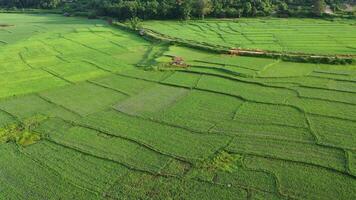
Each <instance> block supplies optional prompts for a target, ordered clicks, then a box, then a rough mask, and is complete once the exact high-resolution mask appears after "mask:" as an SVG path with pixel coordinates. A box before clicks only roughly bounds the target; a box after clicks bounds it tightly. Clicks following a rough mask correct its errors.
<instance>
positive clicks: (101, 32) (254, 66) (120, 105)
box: [0, 14, 356, 200]
mask: <svg viewBox="0 0 356 200" xmlns="http://www.w3.org/2000/svg"><path fill="white" fill-rule="evenodd" d="M282 22H283V23H282ZM355 23H356V22H355V21H351V20H350V21H346V20H344V21H343V20H337V21H334V22H329V21H323V20H315V19H300V20H297V19H290V20H289V19H288V20H287V19H283V20H282V19H281V20H277V19H241V20H238V21H236V22H235V21H231V22H230V21H216V20H214V21H212V20H211V21H207V22H187V23H182V22H173V21H170V22H169V21H164V22H158V21H148V22H145V24H144V26H147V27H150V28H152V29H156V30H157V31H160V32H162V33H164V34H167V35H171V36H174V37H182V38H184V39H189V40H194V41H196V42H203V41H204V42H207V43H211V44H221V45H226V46H231V47H232V46H234V47H235V46H236V47H239V46H241V47H244V48H245V47H246V48H259V49H266V50H278V51H297V52H299V51H300V52H307V53H322V54H329V53H330V54H355V53H356V50H355V49H356V29H355ZM0 24H6V25H7V26H3V27H0V155H1V156H0V199H4V200H5V199H6V200H7V199H9V200H22V199H27V200H39V199H51V200H52V199H53V200H60V199H61V200H67V199H68V200H72V199H73V200H74V199H75V200H89V199H105V200H106V199H110V200H121V199H142V200H143V199H154V200H156V199H162V200H166V199H179V200H180V199H187V200H192V199H196V200H204V199H206V200H208V199H223V200H225V199H233V200H236V199H248V200H251V199H254V200H262V199H263V200H265V199H266V200H277V199H293V200H294V199H296V200H297V199H298V200H299V199H300V200H305V199H310V200H314V199H320V200H325V199H342V200H354V199H356V65H355V64H354V65H351V64H350V65H327V64H315V63H296V62H286V61H281V60H277V59H269V58H257V57H244V56H231V55H222V54H215V53H210V52H205V51H201V50H197V49H193V48H187V47H182V46H179V45H170V44H167V43H162V42H150V41H148V40H145V39H144V38H142V37H140V36H139V35H138V34H134V33H133V32H129V31H125V30H122V29H120V28H117V27H114V26H110V25H108V24H107V23H106V22H105V21H102V20H88V19H84V18H75V17H62V16H59V15H50V14H48V15H45V14H41V15H30V14H0ZM266 27H268V29H266ZM327 27H331V28H327ZM182 29H184V30H185V31H177V30H182ZM323 31H324V32H323ZM296 32H297V33H300V34H297V35H295V33H296ZM321 32H323V33H321ZM306 35H308V37H306ZM220 36H221V37H220ZM235 37H236V38H237V39H236V38H235ZM312 44H313V45H312ZM174 57H181V58H182V59H183V60H184V63H185V66H183V67H182V66H174V65H171V61H172V58H174Z"/></svg>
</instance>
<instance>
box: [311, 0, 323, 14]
mask: <svg viewBox="0 0 356 200" xmlns="http://www.w3.org/2000/svg"><path fill="white" fill-rule="evenodd" d="M313 4H314V5H313V13H314V15H315V16H319V17H320V16H321V15H322V14H323V13H324V10H325V2H324V0H314V3H313Z"/></svg>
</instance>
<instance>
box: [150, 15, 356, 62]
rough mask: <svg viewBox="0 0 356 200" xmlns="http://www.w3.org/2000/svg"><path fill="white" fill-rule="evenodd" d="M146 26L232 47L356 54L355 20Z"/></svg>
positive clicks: (243, 20)
mask: <svg viewBox="0 0 356 200" xmlns="http://www.w3.org/2000/svg"><path fill="white" fill-rule="evenodd" d="M143 26H144V27H145V28H147V29H151V30H153V31H156V32H159V33H161V34H164V35H166V36H169V37H173V38H179V39H183V40H187V41H191V42H192V41H194V42H199V43H206V44H209V45H220V46H225V47H230V48H242V49H255V50H266V51H277V52H291V53H308V54H322V55H330V54H332V55H335V54H336V55H356V22H355V20H346V19H339V20H338V19H335V20H331V21H328V20H320V19H293V18H292V19H278V18H265V19H264V18H261V19H255V18H251V19H237V20H207V21H189V22H179V21H163V22H162V21H148V22H145V23H144V24H143Z"/></svg>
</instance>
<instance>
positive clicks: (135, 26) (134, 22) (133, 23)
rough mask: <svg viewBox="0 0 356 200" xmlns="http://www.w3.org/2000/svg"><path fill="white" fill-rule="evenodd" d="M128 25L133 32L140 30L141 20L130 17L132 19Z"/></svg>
mask: <svg viewBox="0 0 356 200" xmlns="http://www.w3.org/2000/svg"><path fill="white" fill-rule="evenodd" d="M129 23H130V27H131V28H132V29H133V30H139V29H141V28H142V24H141V19H140V18H138V17H132V18H131V19H130V20H129Z"/></svg>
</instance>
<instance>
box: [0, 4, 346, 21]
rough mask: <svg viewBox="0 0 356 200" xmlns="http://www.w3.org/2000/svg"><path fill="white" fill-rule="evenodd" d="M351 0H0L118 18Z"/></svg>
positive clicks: (296, 9)
mask: <svg viewBox="0 0 356 200" xmlns="http://www.w3.org/2000/svg"><path fill="white" fill-rule="evenodd" d="M347 2H348V0H326V2H324V0H0V6H1V7H8V8H63V9H64V11H65V12H68V13H76V14H80V13H83V14H86V15H87V14H89V16H91V17H96V16H97V15H101V16H110V17H114V18H118V19H129V18H132V17H139V18H142V19H189V18H196V17H201V18H204V17H205V16H210V17H241V16H244V17H253V16H269V15H272V14H274V15H279V16H291V15H293V16H311V15H314V16H320V15H321V14H322V13H323V11H324V10H323V9H324V7H325V5H330V7H331V9H332V10H337V9H338V5H340V4H342V3H347Z"/></svg>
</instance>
